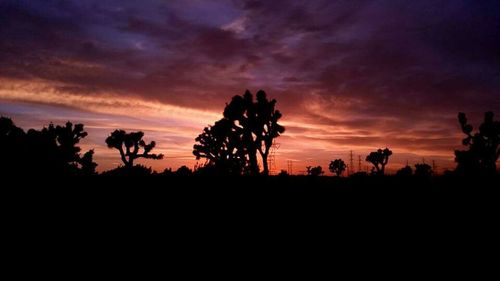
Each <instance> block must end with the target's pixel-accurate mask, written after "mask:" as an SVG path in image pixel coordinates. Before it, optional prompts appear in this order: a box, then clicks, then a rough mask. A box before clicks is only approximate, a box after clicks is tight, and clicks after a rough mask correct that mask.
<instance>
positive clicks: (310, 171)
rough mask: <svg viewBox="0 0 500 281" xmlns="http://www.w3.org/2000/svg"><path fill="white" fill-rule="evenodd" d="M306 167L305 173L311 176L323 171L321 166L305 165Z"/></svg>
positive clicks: (321, 173) (318, 174) (320, 173)
mask: <svg viewBox="0 0 500 281" xmlns="http://www.w3.org/2000/svg"><path fill="white" fill-rule="evenodd" d="M306 169H307V175H308V176H311V177H318V176H321V175H323V174H324V173H325V172H323V168H322V167H321V166H316V167H312V166H307V167H306Z"/></svg>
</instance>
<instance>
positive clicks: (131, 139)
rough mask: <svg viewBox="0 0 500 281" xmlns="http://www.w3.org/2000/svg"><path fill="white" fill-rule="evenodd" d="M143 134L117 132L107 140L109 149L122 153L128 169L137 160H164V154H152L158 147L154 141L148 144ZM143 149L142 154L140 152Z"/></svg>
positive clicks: (121, 155)
mask: <svg viewBox="0 0 500 281" xmlns="http://www.w3.org/2000/svg"><path fill="white" fill-rule="evenodd" d="M143 137H144V133H143V132H131V133H127V132H125V131H124V130H115V131H114V132H112V133H111V135H110V136H109V137H107V138H106V144H107V145H108V147H109V148H115V149H117V150H118V151H119V152H120V157H121V159H122V162H123V164H125V167H126V168H131V167H133V166H134V160H135V159H137V158H146V159H163V154H152V153H150V152H151V150H153V148H154V147H155V146H156V143H155V142H154V141H152V142H150V143H149V144H146V143H145V142H144V140H142V138H143ZM141 148H142V152H140V153H139V150H140V149H141Z"/></svg>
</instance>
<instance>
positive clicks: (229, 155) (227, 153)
mask: <svg viewBox="0 0 500 281" xmlns="http://www.w3.org/2000/svg"><path fill="white" fill-rule="evenodd" d="M195 140H196V142H197V143H196V144H195V145H194V147H193V148H194V149H193V154H194V155H195V156H196V159H197V160H199V159H201V158H205V159H207V163H206V165H205V167H204V168H207V167H213V168H215V170H216V172H218V173H230V174H241V173H242V172H243V169H244V168H245V164H246V158H245V150H244V149H243V146H242V144H243V142H242V141H241V129H240V128H237V127H234V126H233V122H232V121H230V120H227V119H221V120H219V121H217V122H215V124H214V125H213V126H209V127H206V128H205V129H204V130H203V133H201V134H200V135H199V136H198V137H197V138H196V139H195Z"/></svg>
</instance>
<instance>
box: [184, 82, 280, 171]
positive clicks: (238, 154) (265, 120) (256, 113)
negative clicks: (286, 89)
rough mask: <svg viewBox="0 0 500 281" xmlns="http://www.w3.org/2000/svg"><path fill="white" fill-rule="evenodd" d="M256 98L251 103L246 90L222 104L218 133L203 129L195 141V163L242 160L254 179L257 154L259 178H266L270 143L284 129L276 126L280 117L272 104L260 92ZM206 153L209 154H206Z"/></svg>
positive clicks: (250, 95) (249, 95)
mask: <svg viewBox="0 0 500 281" xmlns="http://www.w3.org/2000/svg"><path fill="white" fill-rule="evenodd" d="M256 96H257V101H254V99H253V95H252V94H251V93H250V92H249V91H248V90H247V91H246V92H245V94H244V95H243V96H239V95H237V96H234V97H233V98H232V99H231V102H230V103H229V104H226V107H225V109H224V118H223V119H221V120H220V121H218V123H221V124H220V126H221V127H222V129H221V130H220V131H221V132H219V131H217V132H212V131H214V130H216V128H215V127H217V126H218V125H217V123H216V125H214V126H212V127H208V128H205V130H204V132H203V133H202V134H201V135H200V136H198V138H196V141H197V142H198V143H199V144H196V145H195V146H194V151H193V153H194V154H195V156H196V157H197V159H199V158H200V157H203V158H207V159H208V160H209V162H214V163H218V162H225V161H226V160H231V161H232V159H231V158H235V159H238V161H239V160H244V161H245V163H244V166H245V169H246V171H248V172H249V173H250V174H253V175H256V174H259V165H258V159H257V152H259V155H260V156H261V160H262V165H263V168H264V169H263V174H266V175H267V174H269V167H268V162H267V160H268V156H269V152H270V149H271V146H272V144H273V140H274V139H275V138H277V137H279V136H280V134H282V133H283V132H284V131H285V128H284V127H283V126H281V125H280V124H278V120H279V119H280V118H281V116H282V115H281V113H280V111H279V110H276V109H275V106H276V100H274V99H273V100H271V101H269V100H268V99H267V97H266V93H265V92H264V91H262V90H261V91H259V92H257V95H256ZM220 133H222V134H220ZM209 151H210V152H211V153H207V152H209ZM214 152H217V153H214ZM219 152H220V153H219ZM231 155H233V156H235V157H232V156H231ZM238 161H237V162H238Z"/></svg>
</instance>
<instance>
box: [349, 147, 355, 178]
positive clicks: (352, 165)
mask: <svg viewBox="0 0 500 281" xmlns="http://www.w3.org/2000/svg"><path fill="white" fill-rule="evenodd" d="M350 160H351V161H350V165H349V175H352V174H353V172H352V170H353V168H354V161H353V159H352V150H351V154H350Z"/></svg>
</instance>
